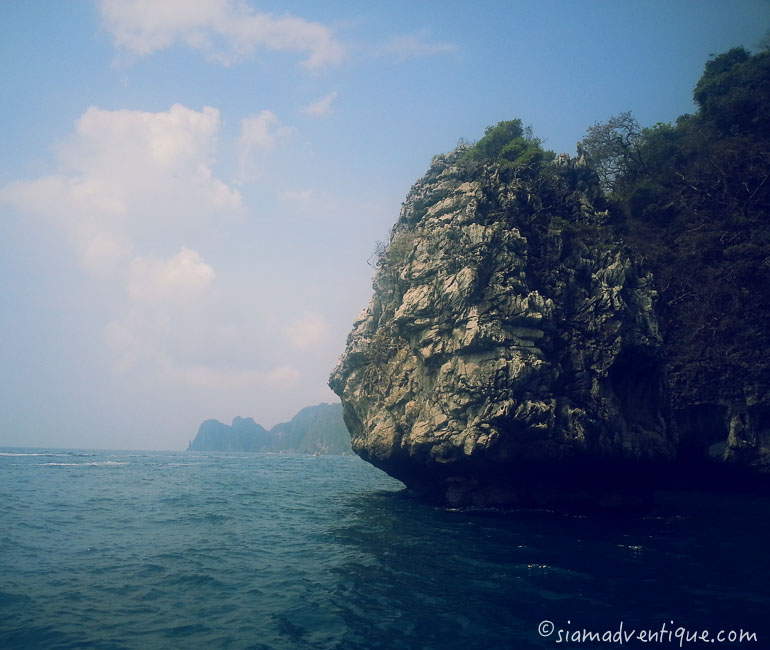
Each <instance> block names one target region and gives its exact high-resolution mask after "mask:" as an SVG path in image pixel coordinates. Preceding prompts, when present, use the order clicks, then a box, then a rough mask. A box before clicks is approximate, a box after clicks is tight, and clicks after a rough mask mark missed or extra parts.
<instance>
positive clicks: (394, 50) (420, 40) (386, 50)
mask: <svg viewBox="0 0 770 650" xmlns="http://www.w3.org/2000/svg"><path fill="white" fill-rule="evenodd" d="M429 37H430V31H429V30H427V29H421V30H419V31H417V32H414V33H412V34H404V35H403V36H394V37H393V38H391V39H390V40H389V41H388V42H387V43H386V44H385V45H384V46H383V47H382V49H381V53H382V54H385V55H391V56H396V57H397V58H398V59H400V60H402V61H405V60H406V59H413V58H417V57H422V56H436V55H438V54H450V53H452V52H456V51H457V45H455V44H454V43H430V42H428V38H429Z"/></svg>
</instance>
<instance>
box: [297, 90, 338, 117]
mask: <svg viewBox="0 0 770 650" xmlns="http://www.w3.org/2000/svg"><path fill="white" fill-rule="evenodd" d="M335 99H337V93H336V92H331V93H329V94H328V95H324V96H323V97H321V98H320V99H317V100H316V101H314V102H311V103H310V104H308V105H307V106H306V107H305V108H303V109H302V112H303V113H304V114H305V115H311V116H312V117H320V116H322V115H331V114H332V113H333V112H334V109H333V108H332V102H333V101H334V100H335Z"/></svg>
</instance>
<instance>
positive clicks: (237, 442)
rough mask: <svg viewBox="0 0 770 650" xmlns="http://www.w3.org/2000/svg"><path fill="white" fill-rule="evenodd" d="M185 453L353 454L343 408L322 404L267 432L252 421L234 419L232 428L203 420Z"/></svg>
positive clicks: (220, 423)
mask: <svg viewBox="0 0 770 650" xmlns="http://www.w3.org/2000/svg"><path fill="white" fill-rule="evenodd" d="M187 451H239V452H263V453H264V452H289V453H297V454H349V453H351V451H352V450H351V446H350V434H349V433H348V430H347V428H345V423H344V422H343V421H342V404H326V403H323V404H318V405H317V406H308V407H306V408H303V409H302V410H301V411H300V412H299V413H297V414H296V415H295V416H294V417H293V418H292V419H291V420H290V421H289V422H282V423H280V424H276V425H275V426H274V427H273V428H272V429H270V430H269V431H268V430H267V429H265V428H264V427H263V426H262V425H260V424H258V423H257V422H255V421H254V419H253V418H243V417H236V418H234V419H233V423H232V424H224V423H222V422H220V421H219V420H206V421H205V422H203V423H202V424H201V425H200V428H199V429H198V434H197V435H196V436H195V439H194V440H192V441H191V442H190V444H189V446H188V447H187Z"/></svg>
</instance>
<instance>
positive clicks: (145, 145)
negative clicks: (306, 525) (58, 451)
mask: <svg viewBox="0 0 770 650" xmlns="http://www.w3.org/2000/svg"><path fill="white" fill-rule="evenodd" d="M768 28H770V0H731V1H730V2H725V1H724V0H715V1H710V0H686V1H684V0H666V1H656V0H644V1H643V0H638V1H631V0H628V1H621V0H615V1H611V0H570V1H568V0H538V1H534V0H532V1H529V0H526V1H524V0H520V1H515V0H510V1H508V2H497V1H489V2H476V3H470V2H463V3H460V2H439V1H424V2H414V1H411V2H401V1H394V0H391V1H389V2H387V3H385V2H371V3H362V2H350V1H341V0H340V1H336V2H335V1H330V2H323V3H321V2H306V1H301V0H297V1H287V2H275V1H270V2H257V0H248V1H246V0H243V1H241V0H195V1H189V0H95V1H93V2H89V1H86V0H73V1H72V2H56V1H54V0H49V1H42V0H41V1H39V2H2V3H0V78H2V80H3V82H2V85H3V90H2V98H1V99H0V120H2V123H3V125H4V128H3V129H1V130H0V305H2V307H1V308H0V414H1V416H0V445H6V446H14V445H15V446H54V447H98V448H135V449H136V448H143V449H180V448H184V446H185V445H186V444H187V441H188V440H189V439H190V438H192V437H193V436H194V435H195V433H196V431H197V427H198V425H199V424H200V422H201V421H202V420H204V419H207V418H217V419H220V420H223V421H227V422H229V421H230V420H231V419H232V418H233V417H234V416H236V415H241V416H252V417H254V418H255V419H256V420H257V421H258V422H260V423H262V424H264V425H265V426H268V427H269V426H271V425H273V424H275V423H277V422H279V421H285V420H288V419H290V418H291V417H292V416H293V415H294V413H296V412H297V411H298V410H299V409H300V408H302V407H304V406H306V405H309V404H315V403H318V402H321V401H333V400H335V399H336V398H335V397H334V396H333V395H332V393H331V392H330V391H329V389H328V388H327V387H326V378H327V377H328V374H329V371H330V370H331V368H332V366H333V365H334V363H335V361H336V359H337V357H338V356H339V354H340V353H341V351H342V348H343V346H344V341H345V337H346V335H347V332H348V331H349V329H350V326H351V324H352V322H353V320H354V318H355V316H356V314H357V313H358V312H359V310H360V309H361V308H362V307H364V306H365V305H366V303H367V302H368V300H369V297H370V294H371V273H372V269H371V267H370V266H368V265H367V259H368V258H369V257H370V255H371V253H372V252H373V249H374V246H375V243H376V242H377V240H384V239H386V238H387V234H388V231H389V229H390V227H391V225H392V224H393V223H394V222H395V220H396V219H397V217H398V211H399V208H400V204H401V202H402V201H403V199H404V196H405V195H406V193H407V191H408V190H409V187H410V186H411V184H412V183H413V182H414V181H416V180H417V179H418V178H419V177H420V176H421V175H422V174H423V173H424V172H425V170H426V169H427V167H428V165H429V163H430V159H431V157H432V156H433V155H435V154H437V153H441V152H445V151H449V150H451V149H452V148H454V146H455V145H456V143H457V141H458V139H459V138H460V137H463V138H466V139H469V140H473V139H478V138H479V137H480V136H481V135H482V134H483V131H484V128H485V127H486V126H488V125H490V124H495V123H497V122H498V121H500V120H505V119H512V118H514V117H518V118H521V119H522V120H523V121H524V122H525V123H527V124H530V125H532V127H533V129H534V131H535V134H536V135H537V136H539V137H541V138H543V139H544V140H545V141H546V146H548V147H549V148H551V149H554V150H555V151H557V152H561V151H566V152H568V153H574V150H575V143H576V142H577V141H578V140H579V139H580V138H581V137H582V136H583V135H584V133H585V130H586V128H587V127H588V126H590V125H591V124H592V123H594V122H596V121H603V120H606V119H607V118H609V117H611V116H613V115H616V114H618V113H620V112H622V111H625V110H631V111H633V112H634V114H635V115H636V117H637V118H638V120H639V121H640V122H641V123H642V124H643V125H651V124H654V123H655V122H658V121H671V120H673V119H675V118H676V117H677V116H678V115H679V114H681V113H685V112H689V111H691V110H692V109H693V105H692V102H691V92H692V87H693V85H694V84H695V82H696V81H697V79H698V78H699V76H700V74H701V71H702V69H703V64H704V63H705V61H706V60H707V59H708V57H709V55H710V54H715V53H719V52H722V51H725V50H727V49H729V48H730V47H733V46H736V45H744V46H746V47H748V48H753V47H756V46H757V44H758V43H759V41H760V39H761V38H762V37H763V36H764V34H765V33H766V31H767V30H768Z"/></svg>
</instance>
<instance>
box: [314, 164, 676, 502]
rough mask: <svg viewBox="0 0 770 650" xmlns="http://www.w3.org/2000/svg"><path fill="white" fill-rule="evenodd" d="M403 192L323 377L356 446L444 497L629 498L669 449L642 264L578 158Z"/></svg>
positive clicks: (460, 168) (460, 174) (446, 178)
mask: <svg viewBox="0 0 770 650" xmlns="http://www.w3.org/2000/svg"><path fill="white" fill-rule="evenodd" d="M461 154H462V151H461V150H459V151H456V152H453V153H451V154H448V155H446V156H437V157H436V158H435V159H434V161H433V164H432V165H431V167H430V169H429V171H428V173H427V174H426V176H425V177H424V178H422V179H421V180H420V181H418V182H417V183H416V184H415V185H414V187H413V188H412V189H411V191H410V192H409V194H408V196H407V198H406V201H405V203H404V205H403V208H402V211H401V214H400V217H399V219H398V222H397V223H396V225H395V226H394V228H393V230H392V233H391V239H390V242H389V244H388V246H387V248H386V249H385V250H384V251H383V252H382V255H381V258H380V260H379V262H378V265H377V271H376V274H375V277H374V295H373V297H372V300H371V302H370V304H369V306H368V307H367V308H366V309H365V310H364V311H363V312H362V313H361V314H360V315H359V317H358V319H357V321H356V322H355V324H354V326H353V331H352V332H351V333H350V335H349V337H348V341H347V346H346V349H345V351H344V353H343V355H342V357H341V358H340V360H339V362H338V364H337V366H336V367H335V369H334V371H333V372H332V375H331V378H330V381H329V384H330V386H331V387H332V389H333V390H334V391H335V392H336V393H337V394H338V395H339V396H340V398H341V400H342V404H343V407H344V418H345V423H346V424H347V427H348V429H349V430H350V433H351V437H352V444H353V450H354V451H355V452H356V453H358V454H359V455H360V456H361V457H363V458H364V459H365V460H368V461H369V462H371V463H372V464H374V465H376V466H377V467H380V468H381V469H383V470H385V471H386V472H387V473H389V474H391V475H392V476H394V477H396V478H398V479H400V480H402V481H403V482H404V483H405V484H406V485H407V486H408V487H410V488H412V489H414V490H416V491H418V492H420V493H421V494H424V495H426V496H429V497H432V498H435V499H436V500H438V501H440V502H444V503H448V504H452V505H478V506H496V505H577V506H583V505H584V506H600V507H601V506H613V505H629V504H630V505H633V504H637V503H640V502H642V501H644V500H645V499H646V498H647V497H648V494H649V488H650V481H649V480H648V479H649V475H650V473H651V472H653V471H655V469H656V467H657V466H658V465H659V464H660V463H661V462H665V461H668V460H670V459H671V458H672V457H673V455H674V444H673V441H672V440H671V439H670V438H669V436H668V433H667V426H666V417H667V414H666V409H665V404H666V403H667V402H666V392H665V391H666V387H665V380H664V368H663V363H662V360H661V338H660V335H659V332H658V324H657V320H656V316H655V309H654V303H655V299H656V295H655V291H654V289H653V285H652V282H651V278H650V277H649V275H648V274H646V273H645V272H644V271H643V270H641V269H640V268H639V266H638V264H636V263H635V261H634V260H633V259H632V258H631V257H630V255H629V253H628V252H627V251H626V250H625V249H624V247H623V246H622V245H621V244H619V243H618V242H617V238H616V237H614V236H613V235H612V234H611V231H610V228H609V227H607V226H606V225H605V221H606V220H607V218H608V213H607V212H606V211H603V210H602V209H601V208H602V207H603V206H602V205H601V198H600V196H601V195H600V192H599V191H598V188H597V185H596V181H595V178H594V175H593V173H592V172H590V171H589V170H587V169H586V168H585V167H584V166H583V165H582V164H581V162H582V161H579V160H578V161H573V160H570V159H569V157H567V156H566V155H563V154H562V155H561V156H559V157H558V159H557V161H556V162H555V163H552V164H549V165H547V171H542V172H540V173H536V174H532V173H529V174H527V173H525V172H526V170H521V171H520V172H519V171H517V170H515V169H514V170H513V171H512V170H511V169H504V168H501V167H500V166H499V165H496V164H494V163H488V164H486V165H485V166H484V167H483V169H481V170H478V169H477V170H475V171H474V172H473V173H470V172H469V171H468V169H467V168H465V167H464V165H463V164H462V157H461Z"/></svg>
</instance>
